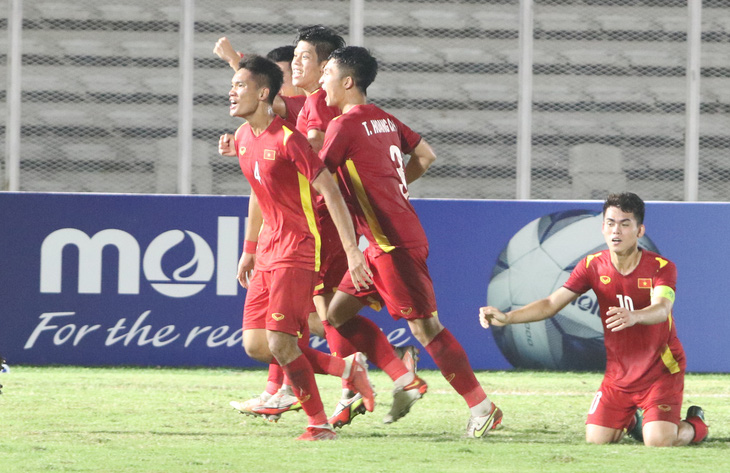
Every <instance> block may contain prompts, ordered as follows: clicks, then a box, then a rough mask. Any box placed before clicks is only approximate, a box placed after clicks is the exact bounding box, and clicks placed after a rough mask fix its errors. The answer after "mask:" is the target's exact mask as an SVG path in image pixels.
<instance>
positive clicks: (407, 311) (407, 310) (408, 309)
mask: <svg viewBox="0 0 730 473" xmlns="http://www.w3.org/2000/svg"><path fill="white" fill-rule="evenodd" d="M411 312H413V307H409V308H407V309H401V310H400V313H401V314H403V315H411Z"/></svg>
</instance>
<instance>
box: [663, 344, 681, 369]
mask: <svg viewBox="0 0 730 473" xmlns="http://www.w3.org/2000/svg"><path fill="white" fill-rule="evenodd" d="M662 361H663V362H664V366H666V367H667V369H668V370H669V372H670V373H672V374H677V373H679V363H677V360H675V359H674V355H673V354H672V350H670V349H669V345H667V346H666V347H665V348H664V353H662Z"/></svg>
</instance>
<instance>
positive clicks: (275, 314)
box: [243, 268, 317, 336]
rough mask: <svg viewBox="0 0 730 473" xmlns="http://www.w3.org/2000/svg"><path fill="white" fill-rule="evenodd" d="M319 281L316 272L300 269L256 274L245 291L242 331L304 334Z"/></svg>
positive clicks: (283, 269) (256, 272)
mask: <svg viewBox="0 0 730 473" xmlns="http://www.w3.org/2000/svg"><path fill="white" fill-rule="evenodd" d="M316 278H317V273H316V272H314V271H310V270H307V269H300V268H280V269H275V270H273V271H255V272H254V275H253V278H252V279H251V284H250V286H249V288H248V291H246V302H245V304H244V306H243V329H244V330H250V329H266V330H271V331H275V332H283V333H288V334H290V335H296V336H298V335H299V334H300V333H304V329H305V327H307V323H308V319H309V312H310V308H311V304H312V290H313V288H314V282H315V280H316Z"/></svg>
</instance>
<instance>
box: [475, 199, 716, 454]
mask: <svg viewBox="0 0 730 473" xmlns="http://www.w3.org/2000/svg"><path fill="white" fill-rule="evenodd" d="M643 222H644V202H643V201H642V200H641V198H639V196H637V195H636V194H633V193H623V194H611V195H609V196H608V199H607V200H606V201H605V203H604V204H603V225H602V232H603V238H604V239H605V240H606V244H607V245H608V249H607V250H603V251H601V252H599V253H595V254H592V255H588V256H587V257H586V258H584V259H583V260H582V261H581V262H580V263H578V265H577V266H576V267H575V269H574V270H573V272H572V274H571V275H570V278H568V281H567V282H566V283H565V284H564V285H563V287H561V288H559V289H558V290H556V291H555V292H553V293H552V294H551V295H550V296H548V297H546V298H545V299H541V300H538V301H535V302H532V303H530V304H528V305H526V306H524V307H522V308H519V309H516V310H513V311H510V312H508V313H506V314H504V313H502V312H500V311H499V310H498V309H496V308H494V307H482V308H481V309H479V318H480V321H481V323H482V325H483V326H484V327H485V328H487V327H489V325H495V326H502V325H506V324H517V323H525V322H534V321H537V320H543V319H547V318H549V317H552V316H554V315H555V314H557V313H558V312H560V310H561V309H562V308H563V307H565V306H566V305H568V304H569V303H571V302H572V301H574V300H576V299H577V298H578V296H580V295H581V294H583V293H584V292H586V291H588V290H589V289H593V291H594V292H595V293H596V296H597V297H598V303H599V306H600V308H601V314H602V318H603V322H604V325H603V333H604V342H605V345H606V373H605V375H604V378H603V382H602V383H601V387H600V388H599V389H598V392H597V393H596V396H595V398H594V399H593V403H592V404H591V407H590V410H589V411H588V419H587V420H586V441H588V442H590V443H596V444H605V443H613V442H618V441H619V440H621V438H622V437H623V435H624V432H625V431H628V432H629V433H630V434H631V432H632V431H633V432H634V435H632V436H634V437H635V438H636V437H639V438H640V437H641V435H643V441H644V444H645V445H650V446H662V447H668V446H681V445H687V444H690V443H698V442H701V441H702V440H704V439H705V437H706V436H707V425H706V424H705V421H704V412H703V410H702V409H701V408H700V407H698V406H691V407H690V408H689V409H688V410H687V415H686V418H685V419H684V420H680V415H681V414H680V409H681V407H682V394H683V391H684V370H685V365H686V362H685V356H684V350H683V349H682V345H681V343H680V342H679V339H678V338H677V327H676V324H675V323H674V317H673V315H672V306H673V305H674V291H675V287H676V281H677V268H676V267H675V266H674V263H672V262H671V261H669V260H668V259H666V258H664V257H663V256H660V255H658V254H656V253H652V252H651V251H648V250H645V249H641V248H639V246H638V242H639V238H641V237H642V236H643V235H644V233H645V231H646V229H645V227H644V223H643ZM637 409H642V410H643V428H642V426H641V422H639V423H638V424H637V425H634V421H636V420H642V419H641V417H639V416H637V415H636V413H637ZM636 427H638V428H636Z"/></svg>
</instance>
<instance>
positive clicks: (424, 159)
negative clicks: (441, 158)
mask: <svg viewBox="0 0 730 473" xmlns="http://www.w3.org/2000/svg"><path fill="white" fill-rule="evenodd" d="M434 161H436V154H435V153H434V152H433V149H432V148H431V146H430V145H429V144H428V143H426V140H423V139H422V140H421V141H420V143H418V145H417V146H416V147H415V148H414V149H413V152H411V158H410V159H409V160H408V164H406V169H405V173H406V184H410V183H411V182H413V181H415V180H416V179H418V178H419V177H421V176H423V175H424V174H426V171H428V168H430V167H431V165H432V164H433V163H434Z"/></svg>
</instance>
